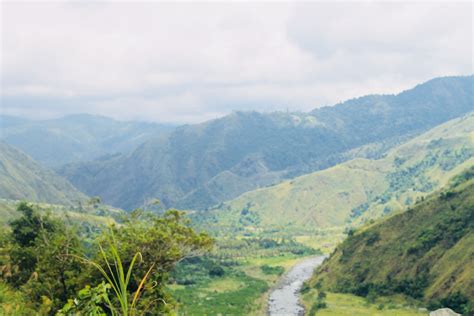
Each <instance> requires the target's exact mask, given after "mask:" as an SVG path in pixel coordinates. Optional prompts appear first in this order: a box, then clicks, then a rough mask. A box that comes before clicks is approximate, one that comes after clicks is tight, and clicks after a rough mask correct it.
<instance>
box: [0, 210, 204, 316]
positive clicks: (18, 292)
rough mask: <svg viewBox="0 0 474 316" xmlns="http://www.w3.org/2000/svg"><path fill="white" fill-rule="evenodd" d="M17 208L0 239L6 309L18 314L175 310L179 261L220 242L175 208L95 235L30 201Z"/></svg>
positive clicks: (137, 216)
mask: <svg viewBox="0 0 474 316" xmlns="http://www.w3.org/2000/svg"><path fill="white" fill-rule="evenodd" d="M18 212H19V213H20V214H21V216H19V217H17V218H16V219H14V220H12V221H11V222H10V223H9V231H7V232H6V233H4V234H3V235H2V236H1V238H0V241H1V243H0V246H1V248H0V250H1V251H0V266H1V267H2V268H1V270H0V271H1V274H0V279H1V280H0V285H1V287H0V290H1V291H0V295H1V296H0V300H7V299H9V303H8V304H6V305H5V306H4V307H2V308H4V309H8V310H9V311H12V313H13V314H15V313H18V314H19V315H22V314H25V313H26V314H27V312H26V311H34V313H40V314H44V315H46V314H49V315H53V314H55V313H56V312H57V313H59V315H70V314H71V313H74V314H76V313H82V314H91V313H92V314H95V315H103V314H117V315H135V314H141V313H143V312H145V311H146V312H149V313H152V314H159V313H168V312H170V311H171V310H172V309H173V308H174V307H175V303H174V300H173V299H172V298H171V297H170V296H169V294H167V291H166V285H167V282H168V281H167V280H168V277H169V273H170V272H171V271H172V270H173V267H174V265H175V264H176V263H177V262H179V261H181V260H183V259H184V258H188V257H193V256H196V255H200V254H203V253H205V252H208V251H209V250H210V248H211V246H212V243H213V242H212V239H210V238H209V237H208V236H207V235H206V234H204V233H196V232H195V231H194V230H193V229H192V228H191V227H189V221H187V220H186V219H185V218H183V214H182V213H180V212H178V211H173V210H170V211H168V212H166V213H165V214H164V215H163V216H156V215H152V214H150V213H146V212H143V211H141V210H136V211H133V212H132V213H131V214H130V215H129V216H127V217H125V218H123V220H122V222H121V223H120V225H112V226H111V227H110V230H102V231H99V232H98V233H97V234H94V233H93V235H92V236H91V235H90V234H91V232H90V231H83V230H81V229H80V227H75V226H69V225H66V224H65V223H64V222H63V221H62V220H61V219H60V218H58V217H52V216H51V215H50V214H48V213H40V212H38V211H37V210H35V209H34V208H33V207H32V206H31V205H28V204H27V203H21V204H20V205H19V206H18ZM87 240H89V241H91V240H92V241H93V242H88V243H86V242H85V241H87ZM97 244H99V245H100V246H99V247H98V248H97V247H96V246H95V245H97ZM86 258H87V259H86ZM103 280H105V282H104V281H103ZM10 299H11V300H10ZM17 304H20V305H21V306H18V305H17Z"/></svg>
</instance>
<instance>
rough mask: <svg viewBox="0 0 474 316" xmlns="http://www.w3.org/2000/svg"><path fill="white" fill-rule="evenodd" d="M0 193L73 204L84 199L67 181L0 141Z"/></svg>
mask: <svg viewBox="0 0 474 316" xmlns="http://www.w3.org/2000/svg"><path fill="white" fill-rule="evenodd" d="M0 166H1V167H0V197H1V198H5V199H12V200H29V201H34V202H48V203H55V204H64V205H73V204H77V203H80V202H84V201H86V199H87V197H86V196H85V195H84V194H83V193H81V192H79V190H77V189H76V188H75V187H74V186H73V185H72V184H71V183H69V181H67V180H66V179H63V178H61V177H60V176H58V175H56V174H55V173H54V172H53V171H50V170H48V169H46V168H44V167H42V166H41V165H39V164H38V163H36V162H35V161H34V160H33V159H31V158H30V157H29V156H27V155H26V154H24V153H23V152H21V151H20V150H18V149H16V148H14V147H12V146H9V145H7V144H5V143H2V142H0Z"/></svg>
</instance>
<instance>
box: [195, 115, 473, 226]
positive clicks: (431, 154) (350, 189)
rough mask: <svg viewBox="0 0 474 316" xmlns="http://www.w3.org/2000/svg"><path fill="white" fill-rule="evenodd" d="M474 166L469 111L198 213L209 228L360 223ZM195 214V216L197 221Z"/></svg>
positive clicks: (399, 207)
mask: <svg viewBox="0 0 474 316" xmlns="http://www.w3.org/2000/svg"><path fill="white" fill-rule="evenodd" d="M473 164H474V114H469V115H466V116H464V117H462V118H459V119H454V120H452V121H450V122H447V123H445V124H442V125H440V126H437V127H435V128H434V129H432V130H430V131H428V132H426V133H424V134H422V135H420V136H418V137H416V138H414V139H412V140H410V141H408V142H407V143H405V144H402V145H400V146H398V147H396V148H394V149H392V150H390V151H389V152H388V153H387V155H386V156H385V157H384V158H381V159H375V160H370V159H354V160H351V161H348V162H345V163H342V164H339V165H336V166H334V167H332V168H329V169H326V170H322V171H317V172H314V173H311V174H308V175H304V176H301V177H297V178H295V179H292V180H289V181H285V182H283V183H280V184H278V185H275V186H272V187H268V188H262V189H258V190H254V191H251V192H247V193H244V194H243V195H241V196H240V197H238V198H236V199H234V200H231V201H228V202H225V203H222V204H221V205H219V206H218V207H216V208H215V209H212V210H210V211H208V212H207V213H205V215H204V214H201V215H200V216H201V217H202V216H206V217H207V222H206V223H207V224H206V225H211V226H216V227H218V226H220V227H222V226H225V227H240V228H241V229H243V230H254V229H256V228H262V229H265V230H268V231H271V230H272V229H276V230H277V231H278V230H289V229H293V230H296V231H297V230H300V229H311V228H324V227H331V226H342V225H347V224H355V225H359V224H361V223H363V222H364V221H367V220H370V219H374V218H378V217H381V216H383V215H386V214H390V213H391V212H394V211H399V210H402V209H403V208H405V207H406V206H409V205H411V204H413V203H414V202H415V201H416V200H418V199H421V198H422V197H423V196H426V195H427V194H429V193H431V192H433V191H435V190H437V189H439V188H441V187H443V186H444V185H445V184H446V183H447V182H448V181H449V179H450V178H451V177H453V176H454V175H456V174H458V173H459V172H462V171H463V170H464V169H465V168H467V167H469V166H472V165H473ZM200 216H197V217H200Z"/></svg>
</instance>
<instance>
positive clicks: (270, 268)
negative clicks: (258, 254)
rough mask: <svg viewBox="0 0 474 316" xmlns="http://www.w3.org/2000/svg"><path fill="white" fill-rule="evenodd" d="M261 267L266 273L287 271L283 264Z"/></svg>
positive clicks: (276, 273)
mask: <svg viewBox="0 0 474 316" xmlns="http://www.w3.org/2000/svg"><path fill="white" fill-rule="evenodd" d="M260 269H262V272H263V273H265V274H275V275H282V274H283V273H284V272H285V268H283V267H282V266H269V265H268V264H264V265H263V266H260Z"/></svg>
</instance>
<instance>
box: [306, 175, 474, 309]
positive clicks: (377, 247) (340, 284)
mask: <svg viewBox="0 0 474 316" xmlns="http://www.w3.org/2000/svg"><path fill="white" fill-rule="evenodd" d="M473 169H474V167H472V168H471V174H472V171H473ZM473 209H474V179H470V180H466V181H465V182H462V183H459V184H457V185H456V186H455V187H447V188H446V189H445V190H443V191H441V192H437V193H435V194H433V195H432V196H430V197H428V198H427V199H425V201H423V202H420V203H418V204H416V205H415V206H414V207H413V209H410V210H408V211H406V212H404V213H401V214H398V215H394V216H391V217H389V218H387V219H385V220H383V221H380V222H378V223H374V224H372V225H370V226H368V227H364V228H363V229H359V230H358V231H357V232H356V233H355V234H354V235H353V236H350V237H349V238H348V239H346V240H345V241H344V242H343V243H342V244H341V245H340V246H338V248H337V250H336V251H335V252H334V254H333V255H332V256H331V258H330V259H329V260H328V261H327V262H325V263H324V264H323V265H322V266H321V267H320V268H319V269H318V271H317V272H316V274H315V276H314V277H313V279H312V280H311V282H310V284H312V285H315V284H317V283H318V282H321V283H322V284H323V286H324V288H325V289H327V290H331V291H336V292H350V293H354V294H358V295H361V296H366V295H368V294H370V293H371V292H372V291H373V292H374V293H376V294H377V295H387V294H390V293H404V294H406V295H409V296H412V297H415V298H418V299H421V300H424V302H425V303H426V304H438V305H441V306H446V307H450V308H452V309H454V310H456V311H458V312H463V311H464V310H465V309H469V308H471V309H472V306H471V307H469V306H468V305H467V304H466V302H462V301H463V300H465V301H468V302H470V304H473V303H474V302H473V300H472V298H473V297H474V282H473V281H474V280H473V276H474V266H473V265H472V258H473V255H474V253H473V249H474V213H473V211H472V210H473ZM458 292H459V293H460V294H461V297H464V298H462V299H460V300H458V301H457V302H454V301H452V299H453V297H456V296H458V294H457V293H458ZM443 301H444V302H443Z"/></svg>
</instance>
